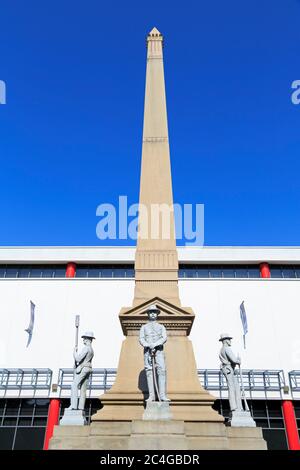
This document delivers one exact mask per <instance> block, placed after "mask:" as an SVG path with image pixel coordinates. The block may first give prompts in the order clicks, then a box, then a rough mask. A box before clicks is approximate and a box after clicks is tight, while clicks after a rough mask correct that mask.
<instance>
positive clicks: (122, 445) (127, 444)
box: [49, 420, 267, 450]
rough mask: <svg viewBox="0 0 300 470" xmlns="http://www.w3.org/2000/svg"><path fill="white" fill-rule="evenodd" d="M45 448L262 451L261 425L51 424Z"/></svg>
mask: <svg viewBox="0 0 300 470" xmlns="http://www.w3.org/2000/svg"><path fill="white" fill-rule="evenodd" d="M49 449H52V450H53V449H55V450H58V449H78V450H79V449H85V450H138V449H142V450H266V449H267V445H266V442H265V441H264V439H263V437H262V431H261V428H256V427H255V428H254V427H239V428H238V427H226V426H224V424H223V423H206V422H185V421H180V420H161V421H159V420H134V421H110V422H109V421H102V422H100V421H97V422H93V423H92V424H91V425H90V426H55V428H54V434H53V437H52V439H51V440H50V445H49Z"/></svg>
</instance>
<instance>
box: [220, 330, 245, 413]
mask: <svg viewBox="0 0 300 470" xmlns="http://www.w3.org/2000/svg"><path fill="white" fill-rule="evenodd" d="M231 340H232V336H230V335H229V334H228V333H222V334H221V336H220V339H219V341H221V342H222V348H221V351H220V354H219V358H220V361H221V365H220V367H221V370H222V372H223V374H224V376H225V378H226V382H227V385H228V398H229V406H230V411H231V412H232V411H243V406H242V400H241V392H240V386H239V382H238V376H237V370H236V366H237V365H240V364H241V359H240V357H239V356H235V354H234V353H233V351H232V349H231Z"/></svg>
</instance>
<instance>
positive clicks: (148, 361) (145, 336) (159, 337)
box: [139, 304, 170, 402]
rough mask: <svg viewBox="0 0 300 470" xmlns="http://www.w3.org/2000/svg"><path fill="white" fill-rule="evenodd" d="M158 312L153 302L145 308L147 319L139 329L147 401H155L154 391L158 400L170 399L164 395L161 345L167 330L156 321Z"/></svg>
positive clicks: (164, 367) (165, 337) (163, 366)
mask: <svg viewBox="0 0 300 470" xmlns="http://www.w3.org/2000/svg"><path fill="white" fill-rule="evenodd" d="M159 314H160V310H159V308H158V307H157V306H156V305H155V304H154V305H151V306H150V307H149V308H148V310H147V315H148V320H149V321H148V323H146V325H143V326H142V327H141V329H140V337H139V340H140V344H141V346H143V348H144V365H145V372H146V377H147V384H148V390H149V398H148V399H147V402H152V401H156V397H155V391H156V392H157V394H158V397H159V401H164V402H169V401H170V400H169V399H168V397H167V396H166V363H165V355H164V346H163V345H164V344H165V342H166V341H167V332H166V329H165V327H164V325H161V324H160V323H158V322H157V317H158V315H159ZM155 369H156V370H155ZM156 373H157V378H158V381H157V382H158V384H157V385H156Z"/></svg>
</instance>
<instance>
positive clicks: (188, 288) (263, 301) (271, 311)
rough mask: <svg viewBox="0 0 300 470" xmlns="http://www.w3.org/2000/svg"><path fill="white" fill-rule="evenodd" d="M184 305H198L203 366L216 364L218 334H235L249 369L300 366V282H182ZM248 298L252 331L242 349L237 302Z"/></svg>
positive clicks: (198, 351)
mask: <svg viewBox="0 0 300 470" xmlns="http://www.w3.org/2000/svg"><path fill="white" fill-rule="evenodd" d="M179 284H180V293H181V301H182V305H183V306H184V305H187V306H188V305H189V306H191V307H192V308H193V309H194V312H195V314H196V319H195V323H194V327H193V329H192V332H191V336H190V338H191V340H192V341H193V345H194V350H195V356H196V360H197V364H198V367H199V368H205V369H206V368H218V367H219V360H218V352H219V349H220V344H221V343H219V341H218V339H219V336H220V333H223V332H224V333H226V332H227V333H229V334H231V335H232V336H233V338H234V339H233V341H232V346H233V349H234V350H235V351H239V352H240V353H241V356H242V360H243V367H244V368H245V369H284V370H285V373H286V378H288V376H287V373H288V371H291V370H293V369H300V295H299V292H300V290H299V287H300V284H299V281H297V280H286V279H280V280H277V279H234V280H228V279H219V280H217V279H213V280H201V281H199V280H187V281H183V280H181V281H179ZM243 300H244V301H245V308H246V312H247V319H248V329H249V332H248V334H247V336H246V350H244V349H243V340H242V324H241V320H240V311H239V306H240V304H241V302H242V301H243Z"/></svg>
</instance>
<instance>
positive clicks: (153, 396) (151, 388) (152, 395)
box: [146, 370, 155, 402]
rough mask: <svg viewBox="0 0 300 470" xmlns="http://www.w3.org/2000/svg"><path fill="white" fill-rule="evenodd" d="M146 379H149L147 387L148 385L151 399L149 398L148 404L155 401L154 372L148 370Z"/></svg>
mask: <svg viewBox="0 0 300 470" xmlns="http://www.w3.org/2000/svg"><path fill="white" fill-rule="evenodd" d="M146 377H147V385H148V391H149V397H148V398H147V400H146V401H147V402H149V401H155V392H154V385H153V376H152V370H147V371H146Z"/></svg>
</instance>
